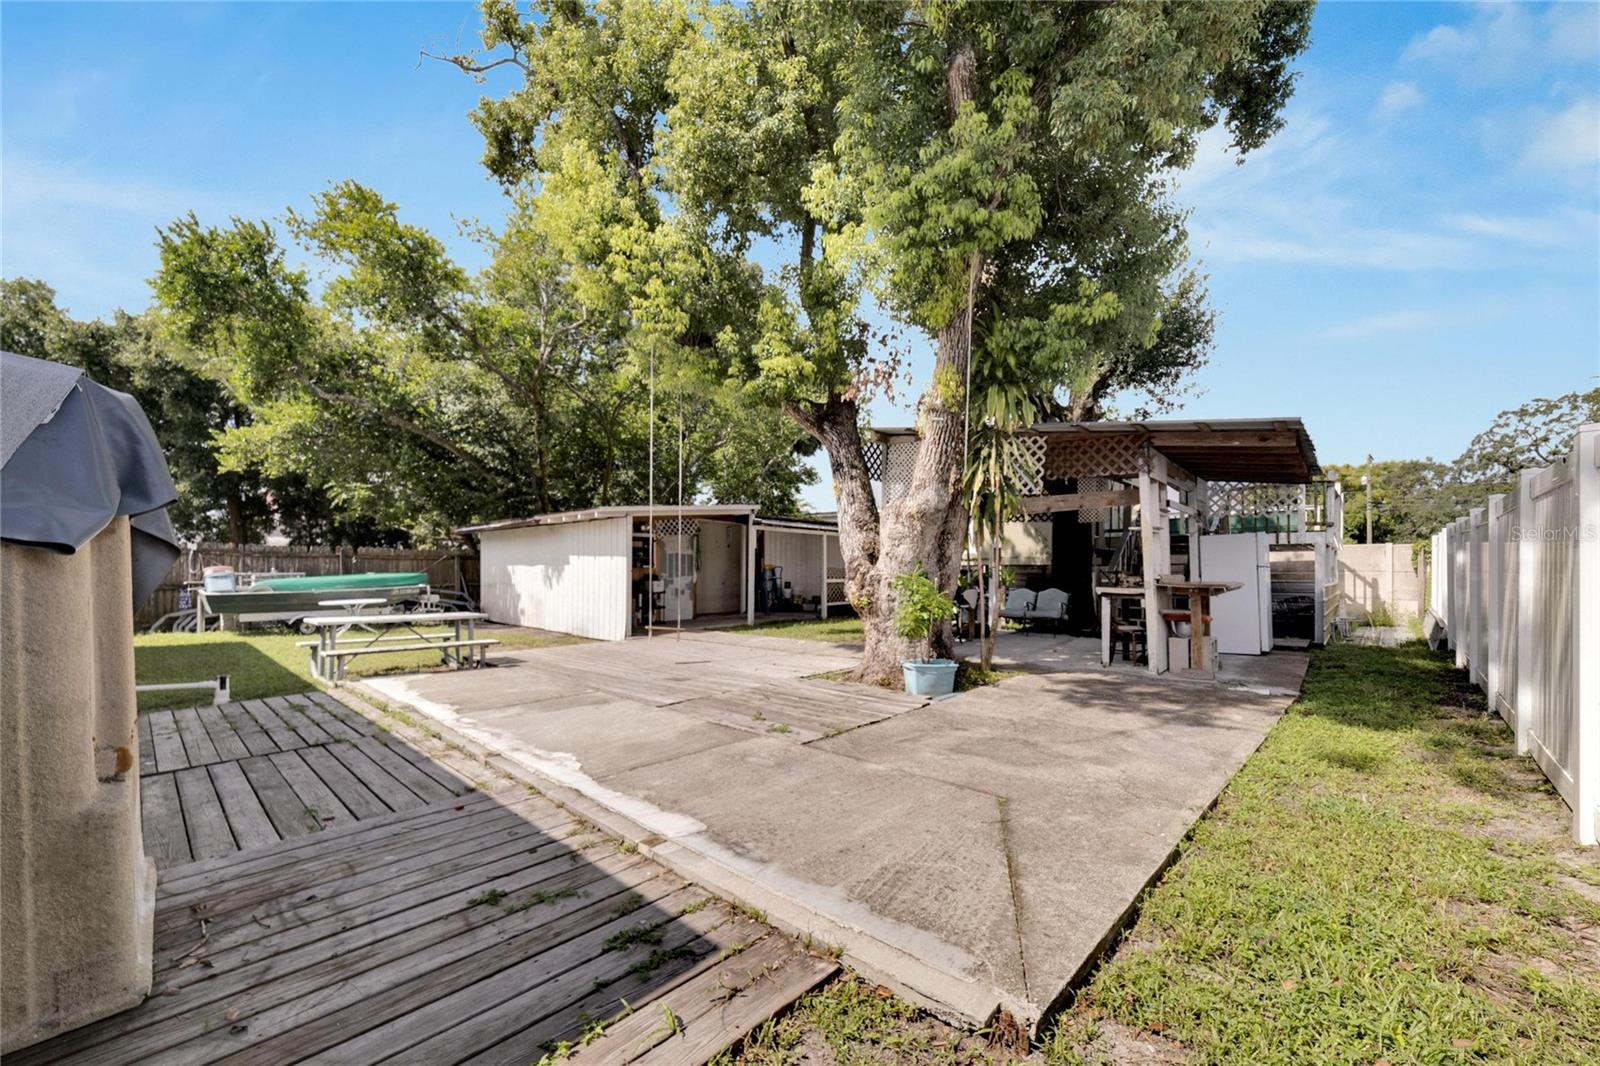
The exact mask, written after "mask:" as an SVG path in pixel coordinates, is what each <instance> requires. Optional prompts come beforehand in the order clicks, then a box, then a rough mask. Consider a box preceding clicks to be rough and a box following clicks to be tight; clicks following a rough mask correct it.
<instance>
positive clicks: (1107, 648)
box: [1094, 585, 1150, 666]
mask: <svg viewBox="0 0 1600 1066" xmlns="http://www.w3.org/2000/svg"><path fill="white" fill-rule="evenodd" d="M1094 594H1095V595H1096V596H1098V597H1099V598H1100V665H1101V666H1110V665H1111V616H1112V615H1113V614H1115V613H1116V610H1115V607H1116V601H1117V600H1118V599H1131V600H1142V599H1144V589H1142V588H1133V587H1130V586H1126V585H1096V586H1095V590H1094ZM1149 633H1150V620H1149V619H1146V620H1145V635H1146V644H1147V645H1148V643H1149V640H1148V637H1149ZM1129 654H1130V655H1132V654H1133V653H1132V651H1131V650H1130V651H1129Z"/></svg>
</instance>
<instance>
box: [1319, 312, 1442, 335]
mask: <svg viewBox="0 0 1600 1066" xmlns="http://www.w3.org/2000/svg"><path fill="white" fill-rule="evenodd" d="M1455 320H1456V317H1455V316H1454V315H1453V314H1451V313H1449V312H1446V311H1440V310H1409V311H1388V312H1385V313H1383V314H1376V315H1364V316H1362V317H1361V318H1356V319H1352V320H1350V321H1349V322H1341V323H1339V324H1338V325H1334V326H1329V327H1327V328H1326V329H1322V330H1318V331H1317V333H1316V334H1314V336H1315V337H1317V338H1318V339H1319V340H1330V341H1359V340H1372V339H1374V338H1379V337H1386V336H1389V335H1391V334H1394V333H1414V332H1416V331H1418V330H1434V329H1440V328H1444V327H1446V326H1449V325H1450V324H1452V322H1453V321H1455Z"/></svg>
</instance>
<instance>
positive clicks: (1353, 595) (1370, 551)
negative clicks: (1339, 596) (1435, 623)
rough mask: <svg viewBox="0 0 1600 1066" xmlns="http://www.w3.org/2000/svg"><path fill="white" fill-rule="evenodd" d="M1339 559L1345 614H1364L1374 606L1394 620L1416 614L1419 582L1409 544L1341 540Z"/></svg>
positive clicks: (1349, 616) (1419, 591)
mask: <svg viewBox="0 0 1600 1066" xmlns="http://www.w3.org/2000/svg"><path fill="white" fill-rule="evenodd" d="M1339 563H1340V569H1341V576H1340V591H1341V592H1342V593H1343V599H1344V605H1343V610H1344V616H1345V617H1346V618H1365V617H1366V616H1367V615H1369V614H1371V613H1372V611H1373V610H1375V609H1377V608H1378V607H1386V608H1388V611H1389V614H1390V615H1391V616H1393V617H1394V619H1395V620H1396V621H1401V620H1404V619H1410V618H1415V617H1417V604H1418V600H1419V598H1420V596H1421V594H1422V582H1421V578H1420V577H1419V576H1418V574H1417V567H1416V564H1415V563H1414V562H1413V561H1412V553H1411V545H1410V544H1345V545H1343V546H1341V547H1340V549H1339Z"/></svg>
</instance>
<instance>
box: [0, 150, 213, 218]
mask: <svg viewBox="0 0 1600 1066" xmlns="http://www.w3.org/2000/svg"><path fill="white" fill-rule="evenodd" d="M0 189H3V192H0V196H3V197H4V201H5V208H6V211H7V212H8V213H9V212H12V211H16V210H19V209H22V208H28V209H35V210H36V209H39V208H45V207H54V208H73V209H79V210H89V211H115V212H117V213H119V214H131V215H152V214H153V215H156V216H159V217H161V218H162V220H163V221H166V220H169V219H171V218H174V217H176V216H178V215H180V214H183V213H184V212H187V211H189V210H191V209H193V210H194V211H196V212H198V213H200V214H208V213H215V214H219V215H220V214H226V213H227V209H226V206H225V205H224V204H222V203H220V202H219V201H218V200H217V199H216V198H215V197H213V196H210V195H208V194H204V193H200V192H197V191H195V190H192V189H182V188H178V187H176V186H173V185H164V184H159V183H155V182H149V181H144V180H141V179H139V178H136V177H131V176H125V175H114V174H112V173H110V172H109V171H102V170H101V169H100V168H99V167H97V166H90V165H88V164H84V163H57V162H52V161H48V160H42V159H35V158H32V157H29V156H25V155H18V154H17V153H14V152H8V153H7V154H6V161H5V169H4V171H3V172H0Z"/></svg>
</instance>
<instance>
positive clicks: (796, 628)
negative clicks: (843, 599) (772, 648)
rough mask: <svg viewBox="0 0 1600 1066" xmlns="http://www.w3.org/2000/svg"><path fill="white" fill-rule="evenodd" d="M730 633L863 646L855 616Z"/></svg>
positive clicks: (774, 624) (760, 625) (763, 624)
mask: <svg viewBox="0 0 1600 1066" xmlns="http://www.w3.org/2000/svg"><path fill="white" fill-rule="evenodd" d="M728 632H730V633H759V634H761V635H762V636H764V637H789V638H790V639H792V640H825V641H828V642H830V643H833V644H861V643H863V642H865V640H866V637H865V636H863V635H862V631H861V619H859V618H856V617H854V616H853V615H851V616H847V617H844V618H808V619H806V620H805V621H801V622H760V623H757V624H756V625H753V626H735V627H733V628H732V629H730V630H728Z"/></svg>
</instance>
